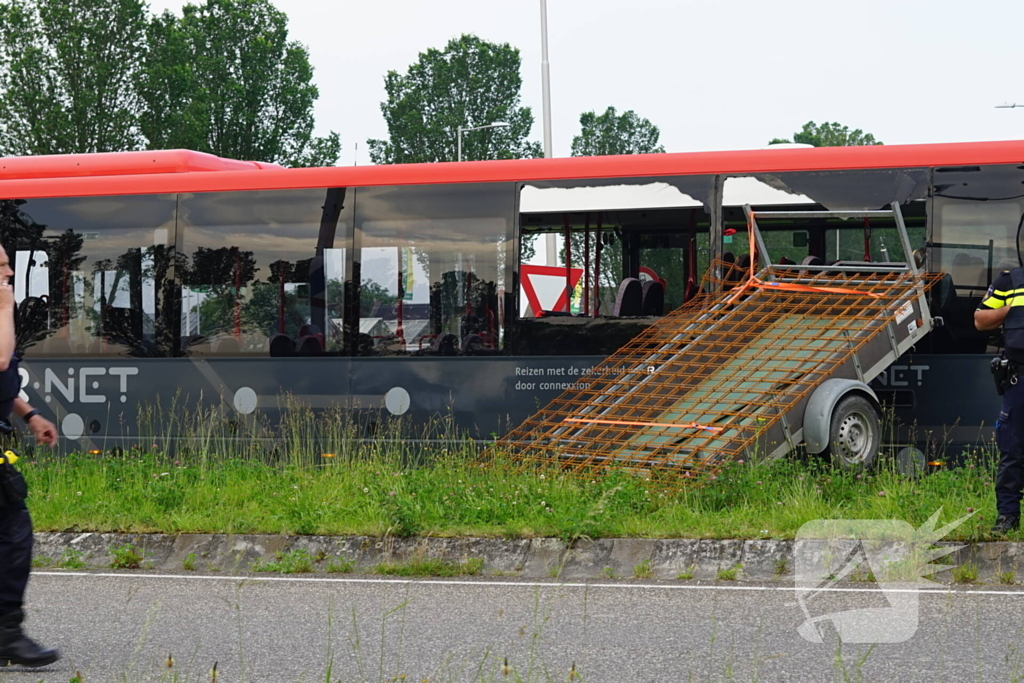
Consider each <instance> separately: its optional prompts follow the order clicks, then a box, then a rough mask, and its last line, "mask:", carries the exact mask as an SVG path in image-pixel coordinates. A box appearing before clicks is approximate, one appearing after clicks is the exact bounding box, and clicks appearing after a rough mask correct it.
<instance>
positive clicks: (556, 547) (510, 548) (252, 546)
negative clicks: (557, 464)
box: [35, 533, 1024, 583]
mask: <svg viewBox="0 0 1024 683" xmlns="http://www.w3.org/2000/svg"><path fill="white" fill-rule="evenodd" d="M35 539H36V548H35V558H36V560H35V564H36V567H37V568H81V569H91V570H96V569H110V568H111V566H112V560H113V552H112V551H113V550H114V549H116V548H120V547H123V546H125V545H131V546H133V547H134V548H135V549H136V550H137V551H138V553H139V554H141V555H142V557H143V561H142V568H143V569H151V570H156V571H163V572H180V571H183V570H185V569H186V564H190V565H191V566H192V567H193V568H194V570H195V571H198V572H229V573H244V572H249V571H252V570H253V568H254V566H255V565H256V564H257V563H260V562H272V561H274V560H276V559H277V558H278V555H279V554H283V553H290V552H293V551H300V550H301V551H306V552H307V553H308V554H309V556H311V557H313V558H314V559H316V560H318V561H317V562H316V564H315V565H314V571H315V572H316V573H326V572H328V571H329V569H328V568H329V566H330V565H331V564H332V562H333V563H334V564H335V565H336V566H337V565H338V564H341V563H344V564H347V565H349V566H350V567H351V569H352V571H355V572H357V573H372V572H373V570H374V567H376V566H377V565H378V564H380V563H384V562H388V563H406V562H409V561H413V560H422V559H439V560H446V561H450V562H466V561H467V560H482V562H483V566H482V569H481V570H480V572H479V575H481V576H509V577H520V578H524V579H550V578H560V579H563V580H583V579H609V578H627V579H628V578H644V579H701V580H715V579H722V580H727V579H734V580H740V581H743V580H747V581H792V580H793V547H794V542H793V541H775V540H756V541H754V540H750V541H741V540H699V539H638V538H607V539H597V540H593V541H578V542H577V543H575V544H574V545H573V546H572V547H568V546H567V544H566V543H565V542H564V541H562V540H560V539H556V538H532V539H500V538H433V537H426V538H373V537H368V536H344V537H338V536H281V535H227V534H180V535H168V534H106V533H37V534H36V536H35ZM937 545H946V546H949V545H957V544H942V543H940V544H937ZM951 557H952V558H953V566H959V565H965V564H970V565H973V567H974V568H975V569H976V572H977V581H978V582H979V583H1000V582H1002V583H1006V582H1007V581H1006V580H1007V579H1008V578H1010V577H1009V575H1008V573H1009V572H1013V574H1014V577H1013V580H1014V581H1016V580H1017V578H1020V579H1022V580H1024V543H1010V542H994V543H973V544H967V545H964V546H963V547H960V548H959V549H958V550H957V551H955V552H954V553H953V554H952V555H951ZM69 558H73V559H74V560H75V561H72V562H69V561H68V560H69ZM190 558H191V562H188V563H187V562H186V560H188V559H190ZM734 569H735V570H737V571H735V572H732V576H729V573H730V572H731V570H734ZM952 573H953V572H952V571H951V570H943V571H941V572H938V573H937V574H935V575H934V579H935V580H937V581H939V582H943V583H950V582H952V581H953V578H954V577H953V576H952Z"/></svg>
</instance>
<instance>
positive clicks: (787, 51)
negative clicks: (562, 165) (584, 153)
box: [150, 0, 1024, 165]
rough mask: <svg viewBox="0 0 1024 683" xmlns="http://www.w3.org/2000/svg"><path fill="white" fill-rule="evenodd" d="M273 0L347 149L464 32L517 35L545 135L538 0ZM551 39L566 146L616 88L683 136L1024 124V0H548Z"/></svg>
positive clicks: (695, 141) (984, 136)
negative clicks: (826, 127) (396, 92)
mask: <svg viewBox="0 0 1024 683" xmlns="http://www.w3.org/2000/svg"><path fill="white" fill-rule="evenodd" d="M183 4H185V3H184V2H182V1H181V0H150V5H151V8H152V9H153V10H154V11H163V10H164V9H171V10H174V11H176V12H177V11H179V10H180V8H181V6H182V5H183ZM275 4H276V5H277V6H278V7H279V8H280V9H282V10H283V11H284V12H285V13H287V14H288V16H289V19H290V22H289V30H290V35H291V37H292V39H295V40H299V41H301V42H303V43H305V44H306V45H307V46H308V47H309V49H310V53H311V56H312V62H313V67H314V68H315V70H316V71H315V76H314V78H315V81H316V84H317V85H318V87H319V88H320V99H319V101H318V102H317V105H316V122H317V132H318V133H319V134H323V133H325V132H327V131H329V130H335V131H337V132H338V133H340V135H341V140H342V145H343V147H342V158H341V161H340V162H339V163H340V165H351V164H352V163H354V161H355V160H356V159H358V162H359V164H360V165H363V164H367V163H369V156H368V154H367V148H366V140H367V139H368V138H385V137H386V136H387V128H386V126H385V125H384V120H383V118H382V116H381V113H380V102H381V101H382V100H383V99H384V87H383V83H384V75H385V73H386V72H387V71H388V70H389V69H394V70H398V71H401V72H404V71H405V70H406V69H407V68H408V67H409V65H410V64H412V63H413V62H415V61H416V59H417V56H418V54H419V53H420V52H422V51H423V50H426V49H427V48H430V47H437V48H443V47H444V45H445V44H446V43H447V42H448V40H449V39H451V38H454V37H457V36H458V35H460V34H462V33H474V34H476V35H478V36H480V37H481V38H484V39H486V40H490V41H494V42H507V43H511V44H512V45H514V46H516V47H518V48H519V50H520V53H521V55H522V59H523V64H522V75H523V91H522V104H524V105H526V106H530V107H532V108H533V111H534V117H535V121H536V123H535V125H534V130H533V138H534V139H536V140H538V141H539V140H542V138H543V130H542V121H541V97H542V95H541V43H540V2H539V0H503V1H500V2H499V1H496V0H373V1H372V2H365V1H362V0H359V1H357V0H275ZM548 42H549V52H550V64H551V93H552V94H551V106H552V134H553V139H554V155H555V156H568V155H569V149H570V144H571V142H572V137H573V135H575V134H577V133H578V131H579V115H580V113H581V112H584V111H589V110H597V111H603V110H604V109H605V108H606V107H607V106H609V105H611V106H614V107H616V108H617V109H619V110H620V111H623V110H627V109H633V110H634V111H636V112H637V113H638V114H640V115H641V116H645V117H647V118H649V119H650V120H651V121H652V122H654V123H655V124H656V125H657V126H658V127H659V128H660V129H661V142H662V143H663V144H664V145H665V147H666V149H667V150H668V151H670V152H684V151H698V150H716V149H746V148H758V147H761V146H763V145H764V144H765V143H767V141H768V140H769V139H771V138H772V137H790V136H791V135H792V133H793V132H794V131H796V130H798V129H799V128H800V126H801V125H802V124H803V123H805V122H807V121H809V120H814V121H818V122H822V121H839V122H841V123H844V124H846V125H849V126H850V127H851V128H862V129H863V130H864V131H865V132H869V133H872V134H874V135H875V137H877V138H878V139H880V140H882V141H884V142H885V143H886V144H898V143H926V142H959V141H972V140H1009V139H1022V138H1024V108H1021V109H995V108H994V107H995V105H997V104H1001V103H1003V102H1014V101H1016V102H1018V103H1020V104H1022V105H1024V74H1022V66H1024V59H1022V57H1024V2H1020V0H1003V1H1001V2H997V1H995V0H974V1H973V2H963V1H962V0H928V1H924V0H921V1H917V0H858V1H857V2H837V1H835V0H774V1H773V0H549V2H548ZM469 134H470V135H471V134H472V133H469ZM357 144H358V150H357V149H356V145H357Z"/></svg>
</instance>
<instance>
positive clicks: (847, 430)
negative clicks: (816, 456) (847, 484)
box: [828, 394, 882, 470]
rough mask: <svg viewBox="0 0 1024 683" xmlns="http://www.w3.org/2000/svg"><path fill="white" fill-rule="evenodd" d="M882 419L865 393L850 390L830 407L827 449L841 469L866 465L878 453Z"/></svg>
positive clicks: (872, 461) (873, 459)
mask: <svg viewBox="0 0 1024 683" xmlns="http://www.w3.org/2000/svg"><path fill="white" fill-rule="evenodd" d="M881 431H882V420H881V417H880V416H879V414H878V409H877V408H875V406H874V404H872V403H871V401H869V400H868V399H866V398H865V397H863V396H861V395H859V394H852V395H850V396H847V397H845V398H843V399H842V400H841V401H839V403H837V404H836V407H835V408H834V409H833V410H832V421H831V423H830V427H829V432H828V436H829V447H828V453H829V454H830V455H831V457H832V463H833V464H834V465H835V466H836V467H839V468H840V469H844V470H858V469H866V468H868V467H870V466H871V465H872V464H873V463H874V462H875V458H877V457H878V446H879V443H880V441H881Z"/></svg>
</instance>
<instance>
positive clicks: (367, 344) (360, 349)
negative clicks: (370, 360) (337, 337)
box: [355, 332, 373, 356]
mask: <svg viewBox="0 0 1024 683" xmlns="http://www.w3.org/2000/svg"><path fill="white" fill-rule="evenodd" d="M355 346H356V348H355V355H357V356H372V355H373V337H372V336H371V335H369V334H367V333H366V332H357V333H356V338H355Z"/></svg>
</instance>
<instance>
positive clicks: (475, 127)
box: [459, 121, 508, 161]
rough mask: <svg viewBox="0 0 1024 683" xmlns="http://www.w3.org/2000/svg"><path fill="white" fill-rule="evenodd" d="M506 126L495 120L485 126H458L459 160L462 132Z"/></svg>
mask: <svg viewBox="0 0 1024 683" xmlns="http://www.w3.org/2000/svg"><path fill="white" fill-rule="evenodd" d="M506 126H508V124H507V123H505V122H504V121H495V122H494V123H488V124H487V125H486V126H474V127H471V128H459V161H462V134H463V133H465V132H467V131H471V130H487V129H488V128H505V127H506Z"/></svg>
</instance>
